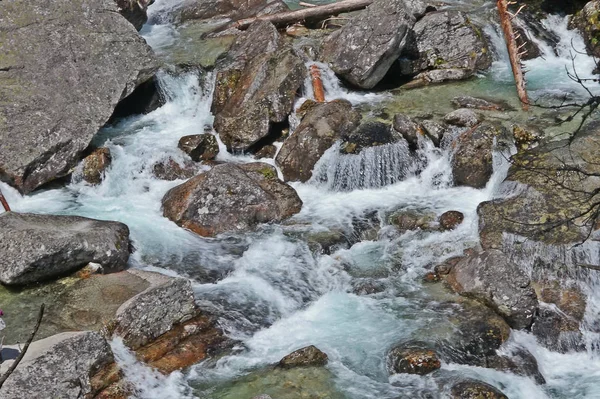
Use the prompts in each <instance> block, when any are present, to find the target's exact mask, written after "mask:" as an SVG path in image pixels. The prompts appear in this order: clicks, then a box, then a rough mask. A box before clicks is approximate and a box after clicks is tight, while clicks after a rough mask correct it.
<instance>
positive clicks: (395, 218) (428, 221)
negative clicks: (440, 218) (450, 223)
mask: <svg viewBox="0 0 600 399" xmlns="http://www.w3.org/2000/svg"><path fill="white" fill-rule="evenodd" d="M435 220H436V214H435V213H434V212H425V213H423V212H420V211H418V210H410V209H409V210H402V211H398V212H394V213H392V214H391V215H390V216H389V217H388V223H390V224H392V225H394V226H396V228H397V229H398V231H399V232H400V233H404V232H407V231H409V230H416V229H421V230H424V231H433V230H435V227H436V226H435V224H434V223H435Z"/></svg>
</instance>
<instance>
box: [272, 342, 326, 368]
mask: <svg viewBox="0 0 600 399" xmlns="http://www.w3.org/2000/svg"><path fill="white" fill-rule="evenodd" d="M325 364H327V355H326V354H325V353H323V352H321V351H320V350H319V349H318V348H317V347H316V346H314V345H310V346H307V347H305V348H302V349H298V350H296V351H294V352H292V353H290V354H289V355H287V356H285V357H284V358H283V359H281V361H280V362H279V367H283V368H293V367H310V366H324V365H325Z"/></svg>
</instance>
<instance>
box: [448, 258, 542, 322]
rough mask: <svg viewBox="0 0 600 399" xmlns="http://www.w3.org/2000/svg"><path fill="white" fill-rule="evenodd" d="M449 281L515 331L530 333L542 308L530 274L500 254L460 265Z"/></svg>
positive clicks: (461, 262)
mask: <svg viewBox="0 0 600 399" xmlns="http://www.w3.org/2000/svg"><path fill="white" fill-rule="evenodd" d="M446 281H447V282H448V283H450V286H451V287H452V288H453V289H454V290H455V291H456V292H458V293H459V294H461V295H465V296H468V297H471V298H475V299H477V300H479V301H481V302H483V303H484V304H486V305H488V306H490V307H492V309H494V310H495V311H496V312H498V313H499V314H500V315H501V316H502V317H504V318H505V319H506V321H507V322H508V324H509V325H510V326H511V327H512V328H515V329H527V328H529V327H530V326H531V324H532V323H533V317H534V315H535V313H536V311H537V308H538V302H537V298H536V294H535V291H534V290H533V288H532V286H531V281H530V279H529V277H528V276H527V274H526V273H525V272H524V271H523V270H521V269H520V267H519V266H518V265H516V264H514V263H513V262H511V261H510V260H509V259H508V258H507V257H506V256H505V255H504V254H503V253H502V252H500V251H498V250H490V251H485V252H482V253H479V254H474V255H473V256H469V257H467V258H465V259H463V260H461V261H460V262H458V263H457V264H456V265H455V266H454V267H453V268H452V270H451V271H450V274H449V275H448V276H447V278H446Z"/></svg>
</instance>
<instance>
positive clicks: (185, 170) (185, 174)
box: [152, 158, 198, 181]
mask: <svg viewBox="0 0 600 399" xmlns="http://www.w3.org/2000/svg"><path fill="white" fill-rule="evenodd" d="M152 173H153V174H154V176H156V177H157V178H159V179H162V180H169V181H172V180H184V179H189V178H191V177H193V176H194V175H195V174H196V173H198V166H197V165H196V164H195V163H194V162H192V161H186V162H184V163H183V166H181V165H180V164H178V163H177V162H176V161H175V160H174V159H172V158H169V159H167V160H165V161H161V162H157V163H156V164H154V166H153V167H152Z"/></svg>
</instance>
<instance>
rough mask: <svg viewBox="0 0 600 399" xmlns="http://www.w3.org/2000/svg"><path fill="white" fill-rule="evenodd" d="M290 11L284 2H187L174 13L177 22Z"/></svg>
mask: <svg viewBox="0 0 600 399" xmlns="http://www.w3.org/2000/svg"><path fill="white" fill-rule="evenodd" d="M283 11H289V8H288V6H287V5H286V4H285V3H284V2H283V1H282V0H185V1H182V2H181V3H180V4H179V5H178V6H177V8H176V9H175V10H174V11H173V16H174V17H175V19H176V20H178V21H180V22H184V21H187V20H192V19H200V20H205V19H211V18H216V17H218V18H227V19H231V20H238V19H242V18H248V17H254V16H261V15H267V14H274V13H277V12H283Z"/></svg>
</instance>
